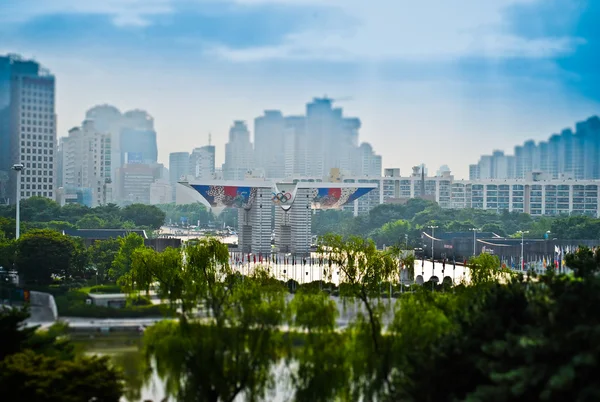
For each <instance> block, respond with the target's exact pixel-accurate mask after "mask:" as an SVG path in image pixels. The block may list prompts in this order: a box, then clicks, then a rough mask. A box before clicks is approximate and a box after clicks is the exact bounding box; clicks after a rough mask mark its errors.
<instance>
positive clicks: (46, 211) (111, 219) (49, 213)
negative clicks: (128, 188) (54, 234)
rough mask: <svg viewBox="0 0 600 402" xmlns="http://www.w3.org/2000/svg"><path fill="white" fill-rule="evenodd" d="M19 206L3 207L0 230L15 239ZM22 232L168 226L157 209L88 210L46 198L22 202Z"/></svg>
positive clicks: (109, 207)
mask: <svg viewBox="0 0 600 402" xmlns="http://www.w3.org/2000/svg"><path fill="white" fill-rule="evenodd" d="M14 217H15V206H14V205H10V206H5V205H3V206H0V230H2V231H3V232H4V233H5V234H6V235H7V236H8V237H12V236H14V226H15V225H14ZM21 222H22V225H23V228H22V232H26V231H27V230H28V229H53V230H64V229H72V228H78V229H121V228H123V229H131V228H147V229H158V228H160V227H161V226H162V225H163V224H164V222H165V213H164V212H163V211H162V210H160V209H159V208H157V207H156V206H154V205H143V204H132V205H128V206H126V207H123V208H120V207H118V206H117V205H115V204H108V205H102V206H98V207H96V208H88V207H86V206H83V205H80V204H66V205H65V206H63V207H61V206H60V205H58V204H57V203H56V202H54V201H52V200H50V199H48V198H43V197H31V198H28V199H26V200H23V201H21Z"/></svg>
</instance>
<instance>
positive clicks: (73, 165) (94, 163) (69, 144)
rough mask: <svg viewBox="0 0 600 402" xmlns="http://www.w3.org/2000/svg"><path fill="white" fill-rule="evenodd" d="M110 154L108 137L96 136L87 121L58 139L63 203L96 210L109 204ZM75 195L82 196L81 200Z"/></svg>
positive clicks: (110, 200) (110, 197) (105, 135)
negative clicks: (75, 203)
mask: <svg viewBox="0 0 600 402" xmlns="http://www.w3.org/2000/svg"><path fill="white" fill-rule="evenodd" d="M111 152H112V149H111V137H110V135H109V134H105V133H101V132H98V131H97V130H96V127H95V125H94V122H93V121H90V120H86V121H84V122H83V124H82V126H81V127H75V128H72V129H71V130H69V135H68V137H64V138H61V145H60V153H61V156H62V178H61V182H62V187H63V192H64V202H69V200H74V201H75V202H79V203H83V204H84V205H86V206H88V207H96V206H98V205H105V204H107V203H110V202H112V201H113V199H112V179H111V170H112V165H111V160H112V159H111ZM78 194H86V196H85V197H84V198H85V199H81V197H80V196H78Z"/></svg>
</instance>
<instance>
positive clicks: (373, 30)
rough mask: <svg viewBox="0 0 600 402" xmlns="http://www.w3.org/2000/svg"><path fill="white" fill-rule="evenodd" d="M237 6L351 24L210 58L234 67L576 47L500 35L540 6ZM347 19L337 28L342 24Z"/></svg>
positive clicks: (519, 53)
mask: <svg viewBox="0 0 600 402" xmlns="http://www.w3.org/2000/svg"><path fill="white" fill-rule="evenodd" d="M234 1H235V2H236V3H237V4H240V5H244V6H252V5H257V4H263V5H264V4H277V5H313V6H322V7H333V8H337V9H339V11H340V12H341V13H343V14H345V15H346V16H347V17H349V19H350V20H355V21H357V24H356V25H355V26H347V27H346V29H340V21H331V24H329V26H328V24H325V25H321V26H320V28H318V29H315V28H314V27H311V28H310V29H307V30H305V31H303V32H296V33H293V34H291V35H288V36H287V37H286V38H284V41H283V42H282V43H281V44H279V45H276V46H265V47H255V48H246V49H235V48H229V47H226V46H219V45H216V46H215V47H213V48H212V49H210V51H211V52H212V53H213V54H215V55H217V56H219V57H222V58H225V59H229V60H233V61H260V60H268V59H319V60H369V61H383V60H403V59H407V60H421V59H425V60H431V59H439V60H447V59H450V58H456V57H462V56H472V55H474V56H475V55H485V56H486V57H499V58H502V57H531V58H539V57H546V56H551V55H556V54H564V53H568V52H570V51H572V50H573V49H574V48H575V47H576V46H577V45H578V44H580V42H581V41H580V40H579V39H577V38H569V37H557V38H541V39H526V38H523V37H519V36H517V35H514V34H513V33H511V32H508V31H507V30H506V23H505V21H504V20H503V17H504V14H503V11H504V10H505V9H506V7H509V6H512V5H515V4H524V3H535V2H536V1H542V0H485V1H482V0H454V1H449V0H420V1H418V2H417V1H414V0H387V1H386V0H380V1H369V2H367V1H365V0H318V1H317V0H234ZM347 20H348V19H345V20H342V21H347Z"/></svg>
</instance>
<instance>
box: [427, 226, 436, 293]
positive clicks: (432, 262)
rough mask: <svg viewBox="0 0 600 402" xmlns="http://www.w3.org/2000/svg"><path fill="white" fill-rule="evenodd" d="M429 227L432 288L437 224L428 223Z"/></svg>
mask: <svg viewBox="0 0 600 402" xmlns="http://www.w3.org/2000/svg"><path fill="white" fill-rule="evenodd" d="M428 227H429V228H430V229H431V279H430V280H431V289H432V290H433V276H434V274H435V254H434V241H435V236H434V234H435V229H437V226H433V225H429V226H428Z"/></svg>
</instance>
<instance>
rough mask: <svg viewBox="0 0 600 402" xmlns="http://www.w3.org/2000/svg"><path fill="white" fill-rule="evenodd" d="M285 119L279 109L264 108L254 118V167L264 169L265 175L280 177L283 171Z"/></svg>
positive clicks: (282, 175)
mask: <svg viewBox="0 0 600 402" xmlns="http://www.w3.org/2000/svg"><path fill="white" fill-rule="evenodd" d="M285 129H286V126H285V119H284V117H283V115H282V114H281V112H280V111H279V110H266V111H265V112H264V116H260V117H257V118H256V119H254V161H255V167H256V168H259V169H262V170H264V172H265V177H270V178H281V177H284V175H285V173H284V171H285V161H284V160H283V155H284V151H285V137H284V134H285Z"/></svg>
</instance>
